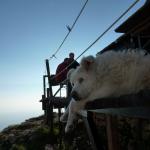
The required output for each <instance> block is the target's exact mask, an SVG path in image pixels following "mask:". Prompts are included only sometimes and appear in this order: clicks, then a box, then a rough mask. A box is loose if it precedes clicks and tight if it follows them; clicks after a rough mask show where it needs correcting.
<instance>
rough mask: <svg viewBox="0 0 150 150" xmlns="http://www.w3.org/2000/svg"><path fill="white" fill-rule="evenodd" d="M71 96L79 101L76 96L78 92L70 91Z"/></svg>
mask: <svg viewBox="0 0 150 150" xmlns="http://www.w3.org/2000/svg"><path fill="white" fill-rule="evenodd" d="M71 96H72V97H73V98H74V100H76V101H79V96H78V93H77V92H76V91H72V92H71Z"/></svg>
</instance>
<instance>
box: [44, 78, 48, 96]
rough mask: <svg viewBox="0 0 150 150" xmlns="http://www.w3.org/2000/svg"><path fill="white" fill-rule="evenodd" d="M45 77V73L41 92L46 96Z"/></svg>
mask: <svg viewBox="0 0 150 150" xmlns="http://www.w3.org/2000/svg"><path fill="white" fill-rule="evenodd" d="M46 77H47V76H46V75H44V76H43V93H44V95H45V97H46V81H45V79H46Z"/></svg>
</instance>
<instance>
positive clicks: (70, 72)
mask: <svg viewBox="0 0 150 150" xmlns="http://www.w3.org/2000/svg"><path fill="white" fill-rule="evenodd" d="M74 70H75V69H70V70H69V71H68V73H67V79H68V80H70V77H71V74H72V73H73V72H74Z"/></svg>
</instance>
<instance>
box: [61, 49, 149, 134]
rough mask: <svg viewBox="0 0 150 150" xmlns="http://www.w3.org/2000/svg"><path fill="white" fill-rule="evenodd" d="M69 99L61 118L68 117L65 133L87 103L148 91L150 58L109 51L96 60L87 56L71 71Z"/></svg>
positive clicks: (137, 53)
mask: <svg viewBox="0 0 150 150" xmlns="http://www.w3.org/2000/svg"><path fill="white" fill-rule="evenodd" d="M68 77H69V79H70V82H71V84H72V86H73V88H72V92H71V95H72V97H73V98H72V100H71V102H70V104H69V106H68V108H67V110H66V112H65V113H64V115H63V116H62V117H61V120H62V121H63V120H65V119H66V118H67V117H68V120H67V125H66V128H65V132H68V131H69V130H70V129H72V127H73V121H74V120H75V119H76V115H77V112H79V111H80V110H82V109H84V106H85V104H86V103H87V102H88V101H92V100H95V99H100V98H106V97H119V96H121V95H125V94H130V93H137V92H139V91H140V90H143V89H149V88H150V55H145V51H144V50H131V49H130V50H126V51H119V52H115V51H108V52H105V53H103V54H101V55H98V56H97V57H93V56H88V57H85V58H83V59H82V60H81V63H80V66H79V67H78V68H77V69H75V70H70V71H69V73H68Z"/></svg>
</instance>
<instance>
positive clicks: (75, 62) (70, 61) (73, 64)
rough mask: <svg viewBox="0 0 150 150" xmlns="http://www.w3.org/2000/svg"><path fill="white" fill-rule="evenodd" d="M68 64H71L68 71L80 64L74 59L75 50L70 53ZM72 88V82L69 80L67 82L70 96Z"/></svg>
mask: <svg viewBox="0 0 150 150" xmlns="http://www.w3.org/2000/svg"><path fill="white" fill-rule="evenodd" d="M68 64H69V66H68V68H67V69H68V71H69V70H70V69H76V68H77V67H78V66H79V63H78V62H77V61H76V60H75V59H74V53H73V52H71V53H69V59H68ZM71 90H72V86H71V83H70V82H68V83H67V95H68V96H70V94H71Z"/></svg>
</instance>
